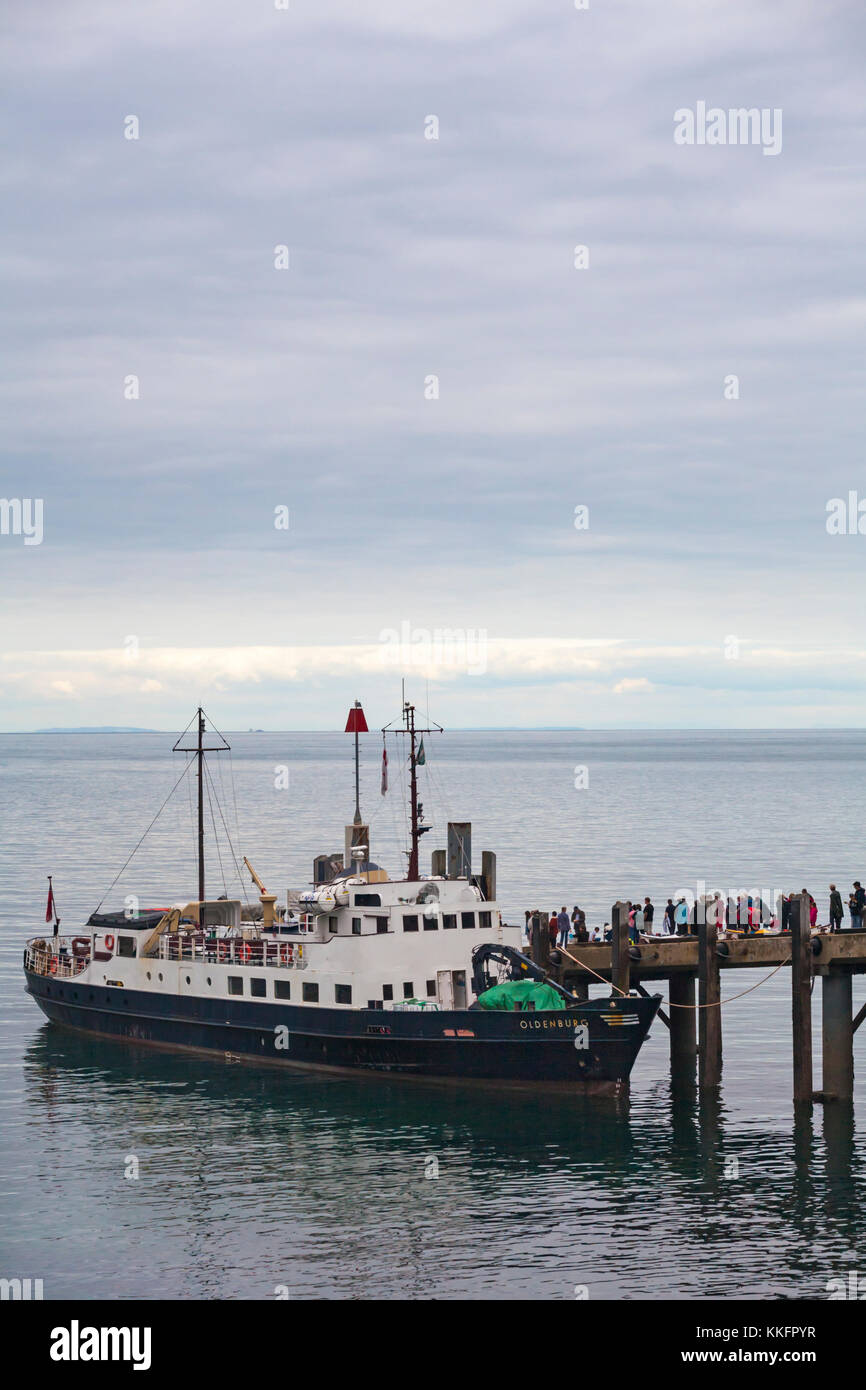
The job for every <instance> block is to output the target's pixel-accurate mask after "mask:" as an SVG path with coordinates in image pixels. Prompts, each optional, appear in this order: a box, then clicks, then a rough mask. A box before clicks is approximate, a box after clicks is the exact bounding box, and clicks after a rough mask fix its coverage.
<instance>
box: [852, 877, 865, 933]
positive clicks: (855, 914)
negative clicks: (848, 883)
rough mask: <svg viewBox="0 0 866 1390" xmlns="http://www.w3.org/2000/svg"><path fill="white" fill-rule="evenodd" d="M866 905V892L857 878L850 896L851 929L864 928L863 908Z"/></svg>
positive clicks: (858, 929)
mask: <svg viewBox="0 0 866 1390" xmlns="http://www.w3.org/2000/svg"><path fill="white" fill-rule="evenodd" d="M864 907H866V893H864V892H863V888H862V887H861V884H860V880H859V878H855V880H854V887H853V888H852V890H851V894H850V897H849V898H848V911H849V912H850V913H851V930H852V931H862V930H863V909H864Z"/></svg>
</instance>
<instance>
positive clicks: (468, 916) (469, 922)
mask: <svg viewBox="0 0 866 1390" xmlns="http://www.w3.org/2000/svg"><path fill="white" fill-rule="evenodd" d="M460 925H461V927H474V926H475V913H474V912H461V914H460Z"/></svg>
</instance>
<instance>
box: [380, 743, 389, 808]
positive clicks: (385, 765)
mask: <svg viewBox="0 0 866 1390" xmlns="http://www.w3.org/2000/svg"><path fill="white" fill-rule="evenodd" d="M380 790H381V792H382V795H383V796H384V795H385V793H386V791H387V790H388V750H387V748H386V747H385V745H384V743H383V744H382V786H381V788H380Z"/></svg>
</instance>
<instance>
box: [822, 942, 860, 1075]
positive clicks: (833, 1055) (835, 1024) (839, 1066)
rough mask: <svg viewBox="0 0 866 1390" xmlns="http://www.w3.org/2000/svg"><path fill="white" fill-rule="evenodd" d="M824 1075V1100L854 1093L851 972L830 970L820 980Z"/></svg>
mask: <svg viewBox="0 0 866 1390" xmlns="http://www.w3.org/2000/svg"><path fill="white" fill-rule="evenodd" d="M821 1030H822V1039H821V1042H822V1068H821V1071H822V1077H821V1085H822V1088H823V1094H824V1099H825V1100H852V1099H853V1096H854V1023H853V1019H852V1017H851V975H850V973H849V972H848V971H847V970H830V971H829V972H828V973H827V974H826V975H825V976H824V977H823V979H822V981H821Z"/></svg>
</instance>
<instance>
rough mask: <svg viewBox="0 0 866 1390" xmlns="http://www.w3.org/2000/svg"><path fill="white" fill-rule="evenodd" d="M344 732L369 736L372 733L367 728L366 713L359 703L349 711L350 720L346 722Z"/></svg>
mask: <svg viewBox="0 0 866 1390" xmlns="http://www.w3.org/2000/svg"><path fill="white" fill-rule="evenodd" d="M344 732H345V733H347V734H368V733H369V732H370V730H369V729H368V728H367V721H366V719H365V718H364V711H363V710H362V709H361V706H360V704H359V703H358V702H357V701H356V702H355V705H354V706H353V708H352V709H350V710H349V718H348V719H347V720H346V728H345V730H344Z"/></svg>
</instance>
